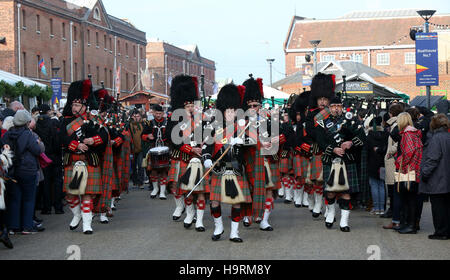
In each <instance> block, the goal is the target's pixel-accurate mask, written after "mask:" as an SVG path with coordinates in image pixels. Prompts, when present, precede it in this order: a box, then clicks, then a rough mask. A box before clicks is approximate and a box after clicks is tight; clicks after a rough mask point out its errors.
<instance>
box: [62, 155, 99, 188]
mask: <svg viewBox="0 0 450 280" xmlns="http://www.w3.org/2000/svg"><path fill="white" fill-rule="evenodd" d="M70 157H71V159H72V163H71V164H70V165H68V166H65V167H64V190H63V191H64V192H66V193H67V192H68V189H69V184H70V182H71V181H72V173H73V167H74V166H75V163H76V162H77V161H83V162H84V163H85V164H86V166H87V170H88V179H87V185H86V191H85V194H86V195H98V194H101V193H102V171H101V168H100V166H97V167H94V166H90V165H88V162H87V160H86V156H85V155H76V154H71V155H70Z"/></svg>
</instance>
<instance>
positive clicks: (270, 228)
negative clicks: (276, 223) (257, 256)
mask: <svg viewBox="0 0 450 280" xmlns="http://www.w3.org/2000/svg"><path fill="white" fill-rule="evenodd" d="M259 229H260V230H262V231H273V228H272V227H270V226H269V227H266V228H259Z"/></svg>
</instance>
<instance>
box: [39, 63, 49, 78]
mask: <svg viewBox="0 0 450 280" xmlns="http://www.w3.org/2000/svg"><path fill="white" fill-rule="evenodd" d="M39 71H41V72H42V74H44V75H45V76H47V69H46V68H45V62H44V59H41V60H40V61H39Z"/></svg>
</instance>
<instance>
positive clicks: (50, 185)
mask: <svg viewBox="0 0 450 280" xmlns="http://www.w3.org/2000/svg"><path fill="white" fill-rule="evenodd" d="M52 117H53V113H52V111H51V109H50V106H49V105H47V104H42V105H41V106H40V107H39V117H38V120H37V124H36V133H37V135H39V137H40V138H41V140H42V142H44V145H45V154H46V155H47V156H48V157H49V158H50V159H51V160H52V161H53V163H52V164H51V165H50V166H48V167H46V168H44V169H43V172H44V183H43V185H42V195H43V207H42V212H41V214H43V215H49V214H51V210H52V206H53V207H54V208H55V213H56V214H64V211H63V204H62V183H63V182H62V162H61V153H62V151H61V143H60V141H59V137H58V132H59V120H58V119H53V118H52Z"/></svg>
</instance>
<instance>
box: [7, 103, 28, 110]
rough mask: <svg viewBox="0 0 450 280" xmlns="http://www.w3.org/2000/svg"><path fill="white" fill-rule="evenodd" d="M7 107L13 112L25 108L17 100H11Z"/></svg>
mask: <svg viewBox="0 0 450 280" xmlns="http://www.w3.org/2000/svg"><path fill="white" fill-rule="evenodd" d="M9 109H11V110H13V111H14V112H17V111H19V110H25V107H23V104H22V103H20V102H19V101H13V102H11V104H9Z"/></svg>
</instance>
